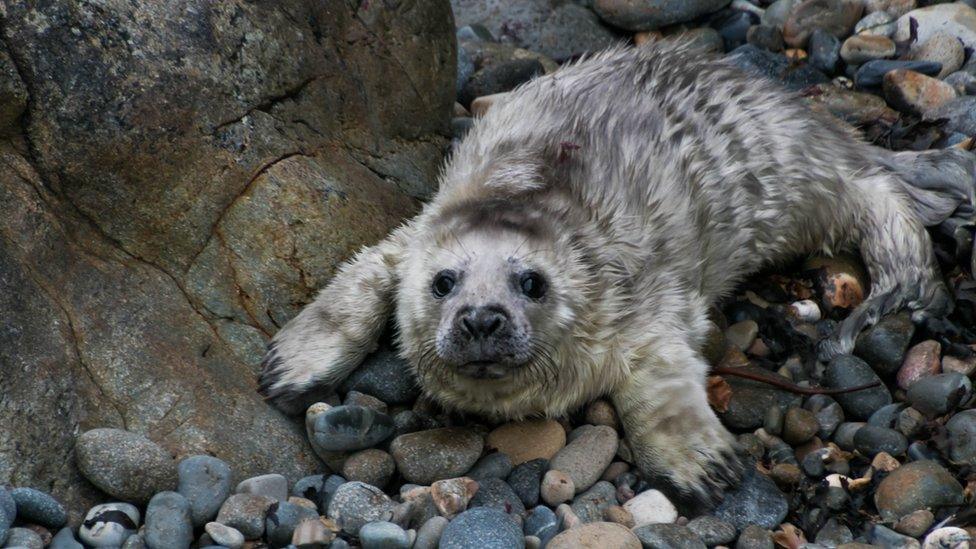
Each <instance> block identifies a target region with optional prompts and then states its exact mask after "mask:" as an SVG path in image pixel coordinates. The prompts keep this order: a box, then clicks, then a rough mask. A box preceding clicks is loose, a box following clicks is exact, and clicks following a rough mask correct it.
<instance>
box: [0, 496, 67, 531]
mask: <svg viewBox="0 0 976 549" xmlns="http://www.w3.org/2000/svg"><path fill="white" fill-rule="evenodd" d="M10 495H11V496H13V498H14V502H16V503H17V517H18V518H19V519H20V520H21V521H23V522H33V523H36V524H40V525H41V526H44V527H45V528H50V529H52V530H53V529H57V528H61V527H62V526H64V524H65V523H66V522H68V512H67V511H66V510H65V508H64V505H61V503H60V502H59V501H58V500H56V499H54V498H53V497H51V496H50V495H48V494H47V493H45V492H42V491H40V490H35V489H33V488H14V489H13V490H11V491H10Z"/></svg>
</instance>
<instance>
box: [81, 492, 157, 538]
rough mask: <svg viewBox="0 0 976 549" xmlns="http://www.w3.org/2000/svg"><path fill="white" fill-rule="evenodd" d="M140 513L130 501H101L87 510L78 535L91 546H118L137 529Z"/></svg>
mask: <svg viewBox="0 0 976 549" xmlns="http://www.w3.org/2000/svg"><path fill="white" fill-rule="evenodd" d="M141 517H142V515H140V514H139V510H138V509H136V507H135V505H132V504H130V503H103V504H101V505H96V506H94V507H92V508H91V509H89V510H88V513H86V514H85V519H84V521H82V523H81V528H79V530H78V537H79V538H80V539H81V541H83V542H84V543H85V544H86V545H90V546H92V547H118V546H119V545H122V543H123V542H124V541H126V540H127V539H128V538H129V537H130V536H132V534H135V533H136V530H138V529H139V520H140V518H141Z"/></svg>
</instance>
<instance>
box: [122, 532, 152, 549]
mask: <svg viewBox="0 0 976 549" xmlns="http://www.w3.org/2000/svg"><path fill="white" fill-rule="evenodd" d="M122 549H147V546H146V540H145V539H143V537H142V536H141V535H140V534H135V535H133V536H129V537H128V538H126V540H125V543H123V544H122Z"/></svg>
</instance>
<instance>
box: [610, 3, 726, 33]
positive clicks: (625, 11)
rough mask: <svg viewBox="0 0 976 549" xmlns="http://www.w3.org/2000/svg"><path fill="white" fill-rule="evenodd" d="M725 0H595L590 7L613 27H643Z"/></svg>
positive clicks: (679, 20)
mask: <svg viewBox="0 0 976 549" xmlns="http://www.w3.org/2000/svg"><path fill="white" fill-rule="evenodd" d="M728 3H729V0H682V1H680V2H673V1H670V0H644V1H642V2H633V1H631V0H594V2H593V10H594V11H596V13H597V15H599V16H600V18H601V19H603V20H604V21H606V22H607V23H610V24H611V25H613V26H614V27H619V28H621V29H626V30H629V31H643V30H653V29H657V28H660V27H663V26H666V25H672V24H674V23H683V22H686V21H691V20H692V19H695V18H696V17H698V16H701V15H704V14H707V13H711V12H714V11H717V10H719V9H721V8H723V7H725V6H726V5H728Z"/></svg>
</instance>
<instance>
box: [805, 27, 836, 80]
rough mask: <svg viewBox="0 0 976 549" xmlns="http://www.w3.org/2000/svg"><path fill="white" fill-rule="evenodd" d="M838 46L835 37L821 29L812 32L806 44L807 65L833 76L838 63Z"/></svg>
mask: <svg viewBox="0 0 976 549" xmlns="http://www.w3.org/2000/svg"><path fill="white" fill-rule="evenodd" d="M840 46H841V44H840V40H839V39H838V38H837V37H836V36H834V35H832V34H830V33H829V32H827V31H825V30H823V29H816V30H814V31H813V34H811V35H810V41H809V42H808V43H807V53H808V57H807V63H809V64H810V66H811V67H813V68H815V69H817V70H819V71H823V72H825V73H827V74H834V73H835V72H836V71H837V63H838V62H839V61H840Z"/></svg>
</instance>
